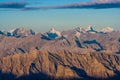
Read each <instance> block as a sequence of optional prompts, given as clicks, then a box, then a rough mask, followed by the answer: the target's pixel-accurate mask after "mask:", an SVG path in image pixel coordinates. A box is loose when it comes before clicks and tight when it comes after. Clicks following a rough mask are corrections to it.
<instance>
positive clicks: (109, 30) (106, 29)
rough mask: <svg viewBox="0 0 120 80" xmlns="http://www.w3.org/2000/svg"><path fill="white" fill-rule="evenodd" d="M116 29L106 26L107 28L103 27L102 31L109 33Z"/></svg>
mask: <svg viewBox="0 0 120 80" xmlns="http://www.w3.org/2000/svg"><path fill="white" fill-rule="evenodd" d="M113 31H114V29H113V28H111V27H106V28H103V29H102V30H100V32H103V33H108V32H113Z"/></svg>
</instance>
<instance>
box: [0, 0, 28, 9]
mask: <svg viewBox="0 0 120 80" xmlns="http://www.w3.org/2000/svg"><path fill="white" fill-rule="evenodd" d="M27 4H28V3H26V2H1V3H0V8H13V9H22V8H25V6H26V5H27Z"/></svg>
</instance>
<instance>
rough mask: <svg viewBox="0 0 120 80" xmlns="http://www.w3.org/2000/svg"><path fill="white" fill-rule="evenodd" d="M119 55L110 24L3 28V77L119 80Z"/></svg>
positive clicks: (0, 73) (0, 79) (0, 38)
mask: <svg viewBox="0 0 120 80" xmlns="http://www.w3.org/2000/svg"><path fill="white" fill-rule="evenodd" d="M119 54H120V32H119V31H115V30H114V29H113V28H111V27H106V28H104V29H102V30H95V29H94V28H93V27H91V26H88V27H87V28H85V29H84V28H81V27H77V28H75V29H72V30H68V31H58V30H56V29H54V28H52V29H51V30H50V31H48V32H45V33H36V32H34V31H33V30H31V29H30V30H26V29H23V28H16V29H12V30H10V31H0V80H89V79H94V80H98V79H100V80H101V79H102V80H108V79H113V80H119V78H120V77H119V76H120V55H119ZM6 76H7V77H6Z"/></svg>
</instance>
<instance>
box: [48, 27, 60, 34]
mask: <svg viewBox="0 0 120 80" xmlns="http://www.w3.org/2000/svg"><path fill="white" fill-rule="evenodd" d="M48 33H53V34H56V35H57V36H61V32H60V31H57V30H55V29H54V28H51V29H50V31H49V32H48Z"/></svg>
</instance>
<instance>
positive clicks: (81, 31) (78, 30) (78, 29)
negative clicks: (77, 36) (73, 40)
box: [76, 27, 86, 33]
mask: <svg viewBox="0 0 120 80" xmlns="http://www.w3.org/2000/svg"><path fill="white" fill-rule="evenodd" d="M76 31H77V32H79V33H86V31H85V29H83V28H82V27H77V28H76Z"/></svg>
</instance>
